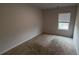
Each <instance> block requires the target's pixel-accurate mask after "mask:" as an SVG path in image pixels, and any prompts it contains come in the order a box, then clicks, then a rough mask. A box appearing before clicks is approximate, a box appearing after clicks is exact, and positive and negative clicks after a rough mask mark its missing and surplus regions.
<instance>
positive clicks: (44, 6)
mask: <svg viewBox="0 0 79 59" xmlns="http://www.w3.org/2000/svg"><path fill="white" fill-rule="evenodd" d="M30 5H32V6H35V7H38V8H40V9H49V8H56V7H57V6H58V7H65V6H74V5H77V4H76V3H31V4H30Z"/></svg>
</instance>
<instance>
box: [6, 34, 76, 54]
mask: <svg viewBox="0 0 79 59" xmlns="http://www.w3.org/2000/svg"><path fill="white" fill-rule="evenodd" d="M4 54H5V55H6V54H8V55H75V54H76V50H75V47H74V45H73V40H72V39H71V38H67V37H62V36H56V35H47V34H42V35H39V36H37V37H35V38H33V39H31V40H29V41H27V42H25V43H23V44H21V45H19V46H17V47H15V48H13V49H11V50H10V51H8V52H6V53H4Z"/></svg>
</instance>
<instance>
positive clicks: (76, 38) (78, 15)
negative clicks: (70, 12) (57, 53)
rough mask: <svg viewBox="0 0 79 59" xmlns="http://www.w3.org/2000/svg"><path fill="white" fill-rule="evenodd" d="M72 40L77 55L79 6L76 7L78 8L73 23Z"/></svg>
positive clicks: (78, 50)
mask: <svg viewBox="0 0 79 59" xmlns="http://www.w3.org/2000/svg"><path fill="white" fill-rule="evenodd" d="M73 40H74V43H75V47H76V50H77V54H78V55H79V5H78V8H77V15H76V22H75V29H74V35H73Z"/></svg>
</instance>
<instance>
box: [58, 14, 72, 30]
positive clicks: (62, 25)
mask: <svg viewBox="0 0 79 59" xmlns="http://www.w3.org/2000/svg"><path fill="white" fill-rule="evenodd" d="M70 16H71V13H60V14H59V15H58V29H59V30H68V29H69V24H70Z"/></svg>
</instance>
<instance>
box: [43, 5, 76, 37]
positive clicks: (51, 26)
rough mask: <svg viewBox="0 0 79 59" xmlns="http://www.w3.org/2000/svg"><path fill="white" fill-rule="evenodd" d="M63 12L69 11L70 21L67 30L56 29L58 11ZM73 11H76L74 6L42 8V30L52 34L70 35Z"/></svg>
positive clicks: (71, 32)
mask: <svg viewBox="0 0 79 59" xmlns="http://www.w3.org/2000/svg"><path fill="white" fill-rule="evenodd" d="M65 12H71V23H70V27H69V30H68V31H65V30H58V13H65ZM75 13H76V6H71V7H62V8H54V9H47V10H43V16H44V21H43V22H44V24H43V25H44V26H43V32H44V33H49V34H54V35H63V36H67V37H72V36H73V30H74V21H75Z"/></svg>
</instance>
